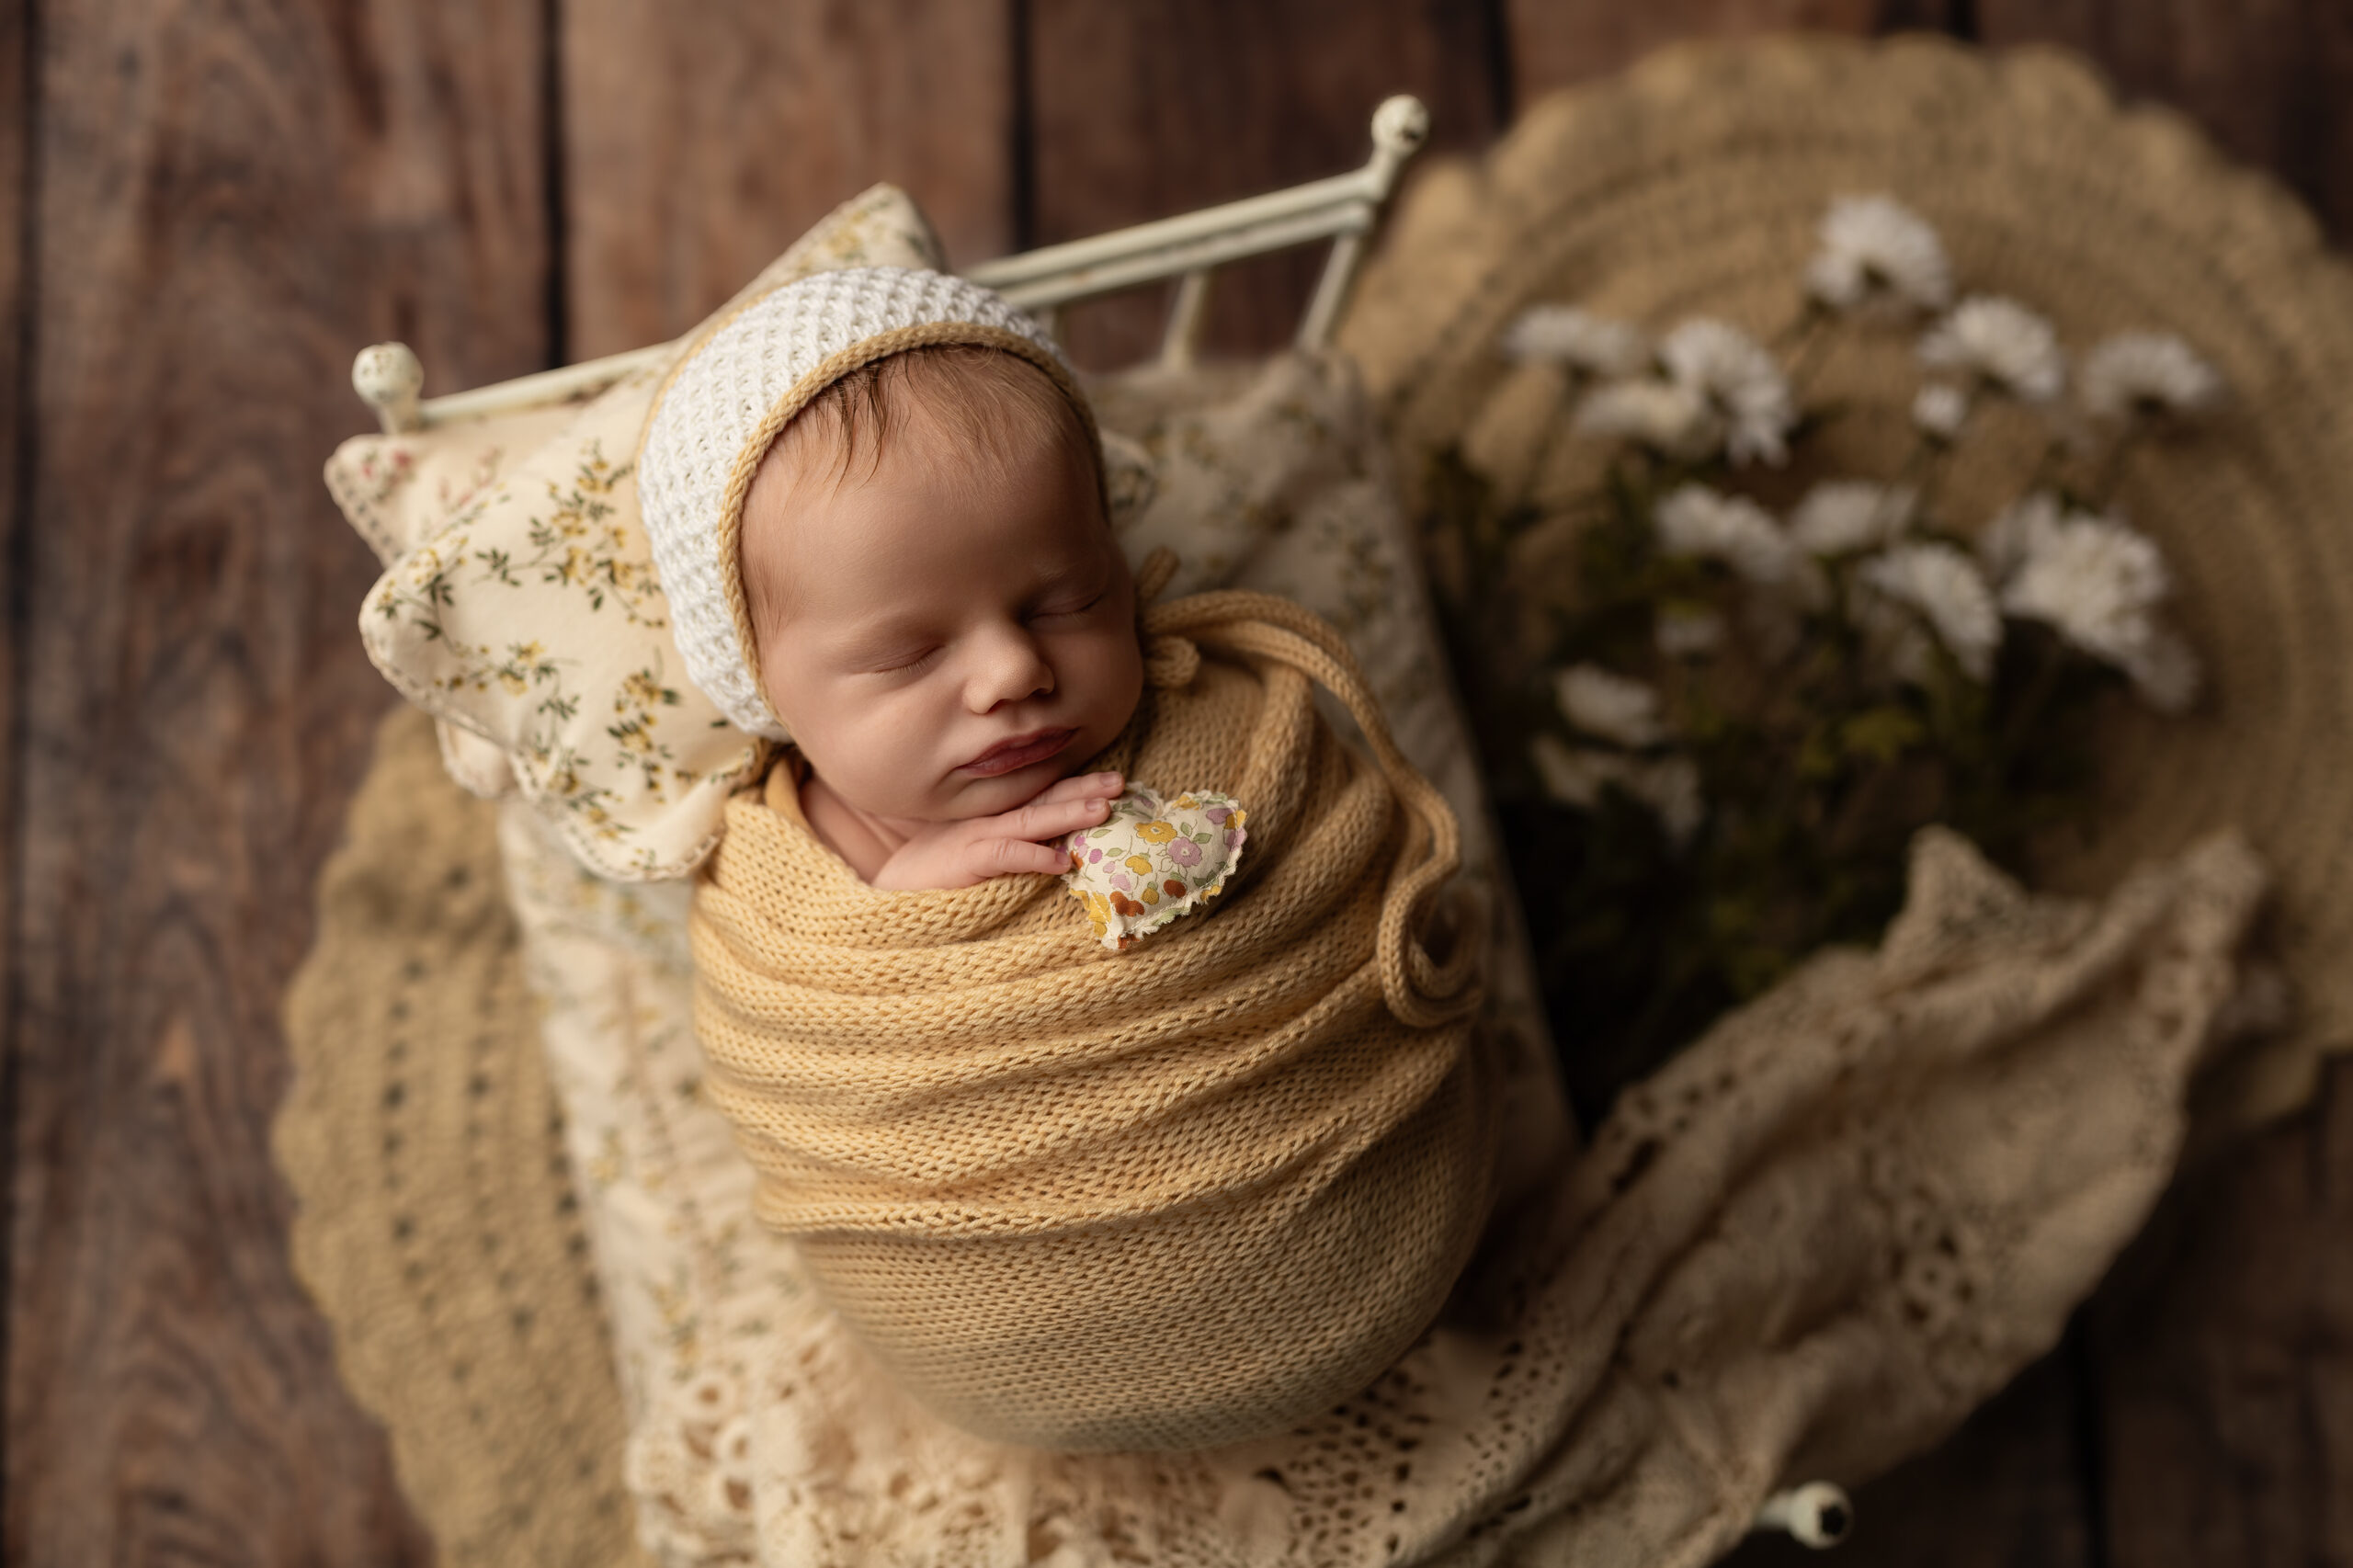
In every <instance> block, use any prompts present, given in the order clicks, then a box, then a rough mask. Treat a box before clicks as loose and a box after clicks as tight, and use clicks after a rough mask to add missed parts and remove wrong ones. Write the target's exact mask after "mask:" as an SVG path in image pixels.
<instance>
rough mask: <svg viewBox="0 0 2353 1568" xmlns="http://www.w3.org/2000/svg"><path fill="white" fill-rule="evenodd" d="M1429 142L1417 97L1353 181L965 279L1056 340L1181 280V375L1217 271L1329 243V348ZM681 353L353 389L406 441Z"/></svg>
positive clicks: (548, 399)
mask: <svg viewBox="0 0 2353 1568" xmlns="http://www.w3.org/2000/svg"><path fill="white" fill-rule="evenodd" d="M1428 134H1429V111H1428V110H1427V109H1426V108H1423V107H1422V104H1421V101H1420V100H1419V99H1417V98H1413V97H1404V96H1402V95H1401V96H1399V97H1393V98H1390V99H1388V100H1387V101H1386V102H1384V103H1382V104H1381V107H1380V108H1378V109H1376V110H1375V111H1374V112H1373V116H1372V157H1371V158H1370V160H1369V161H1368V162H1367V163H1366V164H1365V165H1364V166H1363V167H1362V168H1360V169H1358V170H1356V171H1354V172H1353V173H1350V174H1345V175H1335V176H1332V177H1330V178H1328V179H1320V180H1314V181H1312V182H1311V183H1309V184H1306V185H1296V186H1292V187H1290V188H1289V189H1287V190H1278V191H1273V192H1270V193H1269V194H1267V195H1265V196H1254V197H1250V198H1248V199H1245V200H1242V201H1229V202H1227V203H1226V204H1224V205H1223V206H1222V207H1211V208H1205V209H1203V210H1200V211H1199V212H1188V213H1185V214H1183V215H1182V216H1180V217H1176V218H1164V219H1161V220H1160V221H1159V222H1153V223H1139V224H1137V225H1136V226H1135V227H1134V228H1131V229H1120V230H1116V231H1114V232H1113V233H1108V234H1097V235H1096V236H1095V237H1093V238H1092V239H1085V240H1073V241H1072V242H1070V243H1069V244H1060V245H1047V246H1045V247H1044V248H1042V249H1040V250H1033V251H1024V252H1022V253H1021V254H1019V255H1017V256H1001V257H999V258H998V259H996V260H995V261H986V262H983V263H981V264H980V265H979V266H977V267H972V268H971V269H970V270H968V271H967V272H966V273H965V275H964V276H966V277H967V278H971V279H972V281H973V282H975V283H979V284H983V285H984V286H986V287H988V288H991V289H994V290H996V291H997V292H998V293H1000V294H1002V295H1004V296H1005V297H1006V299H1007V300H1008V301H1011V302H1012V303H1014V304H1015V305H1017V306H1019V307H1021V308H1022V309H1023V310H1026V311H1028V312H1030V313H1031V314H1032V315H1035V316H1037V317H1038V318H1039V319H1040V321H1042V322H1043V323H1044V324H1045V325H1046V328H1047V330H1048V331H1050V332H1051V331H1052V330H1053V328H1054V326H1055V322H1056V317H1057V316H1058V314H1059V312H1060V311H1061V308H1062V307H1063V305H1065V304H1069V303H1071V302H1073V301H1079V300H1089V299H1093V298H1095V297H1096V296H1097V295H1101V294H1111V293H1117V292H1118V291H1120V290H1123V289H1133V288H1137V287H1139V286H1141V285H1143V284H1146V283H1157V282H1161V281H1164V280H1165V279H1167V278H1176V279H1178V282H1177V287H1176V299H1175V300H1174V301H1173V302H1172V303H1171V305H1170V308H1169V312H1168V321H1167V324H1166V326H1165V328H1164V330H1163V332H1162V335H1161V342H1160V360H1161V363H1163V364H1165V365H1172V366H1183V365H1187V364H1189V363H1191V362H1192V358H1193V355H1194V352H1195V350H1196V348H1197V347H1198V346H1199V341H1200V334H1201V325H1202V322H1203V319H1204V315H1205V307H1206V306H1207V304H1208V302H1209V286H1210V274H1211V271H1212V270H1213V269H1214V268H1216V267H1221V266H1222V265H1224V264H1225V263H1227V262H1230V261H1240V260H1242V259H1244V258H1245V257H1248V256H1265V255H1267V254H1268V253H1269V252H1273V251H1279V250H1288V249H1290V247H1292V246H1294V245H1302V244H1313V243H1314V242H1316V241H1318V240H1330V241H1331V242H1332V251H1331V255H1330V256H1329V257H1328V258H1327V259H1326V260H1325V262H1324V274H1323V277H1322V278H1320V279H1319V280H1318V281H1317V283H1316V286H1315V294H1314V297H1313V299H1311V300H1310V301H1308V305H1307V312H1306V314H1305V315H1303V316H1302V318H1301V319H1300V324H1299V335H1298V339H1297V341H1298V342H1299V343H1300V345H1301V346H1302V347H1322V346H1323V345H1324V343H1326V342H1328V341H1330V339H1331V335H1332V328H1333V325H1334V324H1335V323H1336V322H1337V321H1338V320H1339V315H1340V306H1341V305H1342V304H1343V303H1344V302H1345V301H1347V294H1348V286H1349V284H1350V283H1352V282H1354V281H1355V279H1356V273H1357V265H1358V262H1359V261H1361V260H1362V259H1363V256H1364V245H1365V239H1366V236H1367V235H1368V234H1369V233H1370V232H1371V230H1372V226H1373V223H1374V222H1375V220H1377V219H1378V218H1379V216H1380V214H1381V206H1382V205H1383V204H1384V203H1385V202H1387V200H1388V199H1389V193H1390V192H1391V190H1392V189H1393V188H1394V187H1395V186H1396V183H1397V174H1398V171H1399V170H1400V169H1402V168H1404V165H1405V161H1406V160H1407V159H1409V158H1411V157H1412V156H1413V155H1414V154H1415V153H1416V152H1418V151H1419V150H1420V148H1421V145H1422V142H1424V140H1425V139H1427V136H1428ZM675 347H676V345H675V344H670V343H657V344H655V345H654V346H653V347H648V348H636V349H631V351H630V352H628V353H626V354H613V355H608V356H607V357H606V358H602V359H590V360H587V361H585V362H584V363H582V364H578V365H572V366H567V367H565V368H564V369H556V370H542V371H540V372H539V373H538V374H536V375H529V376H522V377H518V378H517V379H516V380H514V381H499V382H497V383H495V384H494V385H491V386H486V387H477V388H475V389H474V390H472V392H452V393H450V394H449V395H447V396H443V397H435V398H420V397H419V396H418V393H419V392H420V391H421V390H422V389H423V387H424V384H425V370H424V367H423V366H422V365H420V364H419V363H418V362H417V358H416V356H415V354H414V353H412V352H410V350H409V348H408V346H407V345H405V344H401V343H379V344H375V345H373V346H372V347H367V348H363V349H361V350H360V351H359V358H358V360H357V361H356V362H355V363H354V364H353V365H352V368H351V384H352V389H353V390H354V391H356V392H358V394H359V397H360V401H361V402H363V403H367V404H368V406H369V407H370V408H372V409H374V410H375V411H376V416H377V418H378V420H380V421H381V423H382V425H383V427H384V431H385V433H386V434H388V435H399V434H402V433H404V432H407V431H415V430H429V429H431V428H432V427H433V426H437V425H447V424H449V423H451V422H453V421H456V420H461V419H479V418H482V417H483V416H484V415H494V414H506V413H511V412H513V411H515V410H517V409H523V408H535V407H541V406H544V405H546V404H548V403H562V402H564V401H566V400H567V399H571V398H576V397H583V396H585V395H587V394H589V393H591V392H596V391H597V390H598V389H599V388H601V387H605V386H608V385H609V384H611V383H612V382H613V381H619V380H620V378H621V377H622V376H624V375H626V374H628V373H629V372H630V371H631V370H634V369H637V368H638V367H639V366H641V365H646V364H654V363H659V362H660V361H662V360H663V359H664V358H665V357H667V356H668V355H669V354H671V353H672V352H673V351H674V349H675Z"/></svg>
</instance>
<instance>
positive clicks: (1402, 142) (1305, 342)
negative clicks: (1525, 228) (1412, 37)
mask: <svg viewBox="0 0 2353 1568" xmlns="http://www.w3.org/2000/svg"><path fill="white" fill-rule="evenodd" d="M1429 134H1430V111H1429V110H1428V109H1427V108H1423V107H1422V101H1421V100H1420V99H1419V98H1415V97H1407V96H1405V95H1404V94H1402V93H1401V94H1399V95H1398V96H1397V97H1393V98H1388V99H1385V100H1383V101H1382V103H1381V107H1380V108H1377V109H1375V110H1373V113H1372V162H1371V163H1370V164H1369V165H1366V167H1365V183H1366V185H1367V186H1368V187H1370V189H1369V193H1368V194H1369V196H1370V208H1369V209H1368V212H1367V224H1366V228H1365V229H1358V230H1354V231H1352V232H1349V233H1343V234H1341V235H1340V236H1339V237H1338V238H1337V239H1335V240H1334V241H1333V242H1332V254H1331V256H1330V257H1329V258H1328V259H1326V260H1325V262H1324V276H1323V278H1321V279H1319V280H1318V281H1317V283H1316V285H1315V298H1314V299H1313V300H1311V301H1308V305H1307V314H1306V316H1305V317H1304V318H1303V319H1302V321H1301V322H1300V324H1299V346H1300V347H1302V348H1321V347H1324V345H1325V344H1326V343H1329V342H1330V341H1331V339H1332V328H1333V327H1334V326H1335V325H1336V324H1337V323H1338V322H1339V319H1340V307H1341V306H1342V305H1344V304H1346V303H1347V299H1348V286H1349V285H1350V284H1352V283H1354V282H1355V281H1356V276H1357V264H1358V262H1360V261H1362V260H1363V259H1364V242H1365V234H1366V231H1367V230H1368V229H1370V226H1371V225H1370V215H1371V213H1373V212H1377V211H1379V210H1380V209H1381V204H1382V203H1384V202H1386V201H1387V200H1388V199H1389V192H1390V190H1391V189H1392V187H1395V185H1396V183H1397V171H1398V170H1400V169H1402V168H1404V166H1405V160H1406V159H1408V158H1410V157H1412V156H1413V155H1414V154H1415V153H1418V152H1420V151H1421V147H1422V143H1423V142H1426V141H1427V140H1428V139H1429Z"/></svg>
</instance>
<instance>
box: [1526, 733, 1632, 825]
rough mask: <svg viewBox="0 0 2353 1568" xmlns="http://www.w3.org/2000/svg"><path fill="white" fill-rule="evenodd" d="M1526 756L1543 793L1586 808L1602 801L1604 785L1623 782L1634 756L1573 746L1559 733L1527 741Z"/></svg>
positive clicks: (1570, 804) (1556, 799)
mask: <svg viewBox="0 0 2353 1568" xmlns="http://www.w3.org/2000/svg"><path fill="white" fill-rule="evenodd" d="M1528 759H1529V761H1530V762H1533V763H1534V764H1535V765H1536V777H1537V779H1538V781H1539V782H1540V783H1541V784H1542V785H1543V786H1544V793H1545V794H1547V795H1549V796H1551V797H1552V799H1553V800H1554V801H1558V802H1560V803H1561V804H1562V805H1564V806H1577V807H1580V808H1583V809H1585V810H1586V811H1590V810H1592V809H1593V808H1594V807H1595V806H1597V805H1599V804H1600V803H1601V790H1602V786H1603V785H1605V784H1620V785H1621V786H1622V784H1623V783H1624V781H1625V778H1626V775H1627V774H1628V773H1630V772H1631V771H1632V770H1633V767H1634V759H1633V758H1632V757H1631V756H1626V755H1624V754H1623V753H1621V752H1614V751H1596V750H1592V749H1590V748H1588V747H1585V746H1573V745H1571V744H1568V743H1567V742H1566V741H1564V740H1563V739H1561V737H1560V736H1558V735H1554V734H1543V733H1540V734H1539V735H1537V737H1536V738H1535V739H1534V740H1532V741H1530V742H1529V743H1528Z"/></svg>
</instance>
